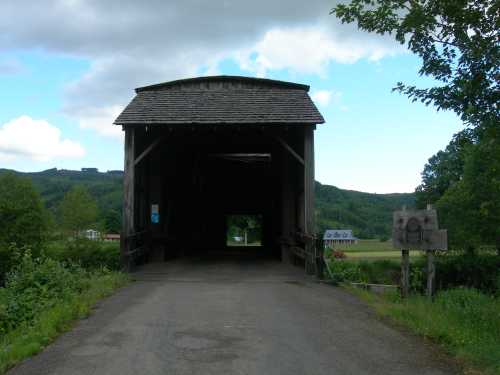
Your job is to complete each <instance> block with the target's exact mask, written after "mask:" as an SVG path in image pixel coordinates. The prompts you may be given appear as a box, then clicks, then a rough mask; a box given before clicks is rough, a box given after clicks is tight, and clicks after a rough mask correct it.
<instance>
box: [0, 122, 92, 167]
mask: <svg viewBox="0 0 500 375" xmlns="http://www.w3.org/2000/svg"><path fill="white" fill-rule="evenodd" d="M83 155H85V150H84V149H83V147H82V146H81V145H80V144H79V143H77V142H73V141H70V140H68V139H61V131H60V130H59V128H57V127H55V126H53V125H51V124H49V123H48V122H47V121H45V120H34V119H32V118H31V117H29V116H20V117H18V118H16V119H13V120H11V121H9V122H7V123H5V124H4V125H3V126H2V127H0V159H3V160H5V161H7V160H8V161H10V160H14V159H16V158H17V157H26V158H29V159H32V160H35V161H41V162H43V161H49V160H51V159H54V158H60V157H65V158H78V157H82V156H83Z"/></svg>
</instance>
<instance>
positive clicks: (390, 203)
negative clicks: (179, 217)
mask: <svg viewBox="0 0 500 375" xmlns="http://www.w3.org/2000/svg"><path fill="white" fill-rule="evenodd" d="M5 171H7V170H6V169H0V173H2V172H5ZM11 172H14V173H17V174H20V175H23V176H27V177H30V178H31V180H32V181H33V184H34V185H35V187H36V188H37V189H38V191H39V192H40V194H41V196H42V198H43V200H44V202H45V205H46V207H47V208H48V209H49V210H50V211H51V212H52V213H54V214H55V216H56V217H57V207H58V205H59V203H60V202H61V200H62V197H63V196H64V194H65V193H66V192H67V191H68V190H70V189H71V187H72V186H74V185H76V184H81V185H84V186H86V187H87V189H88V190H89V191H90V193H91V194H92V195H93V196H94V197H95V199H96V200H97V204H98V207H99V209H100V214H101V221H102V222H103V224H104V225H105V227H106V228H107V229H108V230H110V231H117V230H119V228H120V221H121V204H122V202H121V199H122V179H123V173H122V172H121V171H112V172H107V173H101V172H93V171H90V172H81V171H70V170H64V169H62V170H57V169H55V168H54V169H49V170H46V171H43V172H33V173H21V172H15V171H11ZM414 202H415V197H414V194H412V193H404V194H370V193H362V192H358V191H351V190H342V189H339V188H336V187H335V186H330V185H322V184H320V183H319V182H316V217H317V225H318V230H319V231H320V232H321V233H322V232H323V231H324V230H325V229H327V228H335V229H353V230H354V233H355V235H356V236H358V237H360V238H373V237H388V236H389V235H390V229H391V225H392V211H394V210H396V209H399V208H401V206H403V205H406V206H408V207H412V206H413V205H414Z"/></svg>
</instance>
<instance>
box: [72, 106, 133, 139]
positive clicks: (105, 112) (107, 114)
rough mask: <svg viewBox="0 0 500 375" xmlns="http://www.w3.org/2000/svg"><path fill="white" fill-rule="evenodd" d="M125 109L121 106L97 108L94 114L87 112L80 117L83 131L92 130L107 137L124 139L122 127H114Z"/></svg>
mask: <svg viewBox="0 0 500 375" xmlns="http://www.w3.org/2000/svg"><path fill="white" fill-rule="evenodd" d="M121 111H123V107H121V106H119V105H115V106H110V107H103V108H95V109H94V110H93V111H92V112H87V113H85V114H84V115H82V116H80V127H81V128H82V129H92V130H95V131H96V132H97V133H98V134H100V135H103V136H105V137H113V138H116V139H119V140H122V139H123V131H122V128H121V127H120V126H116V125H113V121H115V119H116V118H117V117H118V115H119V114H120V112H121Z"/></svg>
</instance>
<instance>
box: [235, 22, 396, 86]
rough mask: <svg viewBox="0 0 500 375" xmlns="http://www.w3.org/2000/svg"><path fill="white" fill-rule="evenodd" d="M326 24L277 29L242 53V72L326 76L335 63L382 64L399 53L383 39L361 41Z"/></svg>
mask: <svg viewBox="0 0 500 375" xmlns="http://www.w3.org/2000/svg"><path fill="white" fill-rule="evenodd" d="M357 39H359V38H355V37H353V36H348V35H344V33H340V32H339V31H338V30H335V29H332V28H328V27H325V26H323V25H322V24H315V25H314V26H310V27H291V28H273V29H271V30H269V31H267V32H266V33H265V34H264V36H263V37H262V39H260V40H259V41H258V42H257V43H256V44H255V45H254V46H252V47H251V48H247V49H245V50H242V51H239V52H238V53H237V54H236V58H237V60H238V61H239V63H240V68H241V69H243V70H248V71H252V72H255V73H256V74H257V75H258V76H265V75H266V74H267V72H268V71H269V70H279V69H289V70H293V71H297V72H301V73H313V74H319V75H321V76H323V75H324V74H325V71H326V67H327V66H328V64H329V63H331V62H338V63H342V64H350V63H354V62H356V61H358V60H360V59H362V58H366V59H369V60H371V61H378V60H380V59H381V58H383V57H384V56H387V55H391V54H394V53H395V52H396V51H397V49H395V46H394V45H392V44H390V43H388V42H387V40H384V39H383V38H381V37H378V38H370V39H368V40H363V39H362V38H361V39H360V40H357Z"/></svg>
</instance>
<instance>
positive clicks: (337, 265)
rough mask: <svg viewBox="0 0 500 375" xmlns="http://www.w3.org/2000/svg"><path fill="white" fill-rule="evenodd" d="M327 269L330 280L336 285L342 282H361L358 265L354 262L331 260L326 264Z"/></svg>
mask: <svg viewBox="0 0 500 375" xmlns="http://www.w3.org/2000/svg"><path fill="white" fill-rule="evenodd" d="M328 268H329V270H330V272H331V275H330V277H331V279H332V280H333V281H334V282H336V283H340V282H344V281H352V282H360V281H362V280H361V271H360V268H359V265H358V264H357V263H355V262H346V261H343V260H332V261H330V262H329V263H328Z"/></svg>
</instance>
